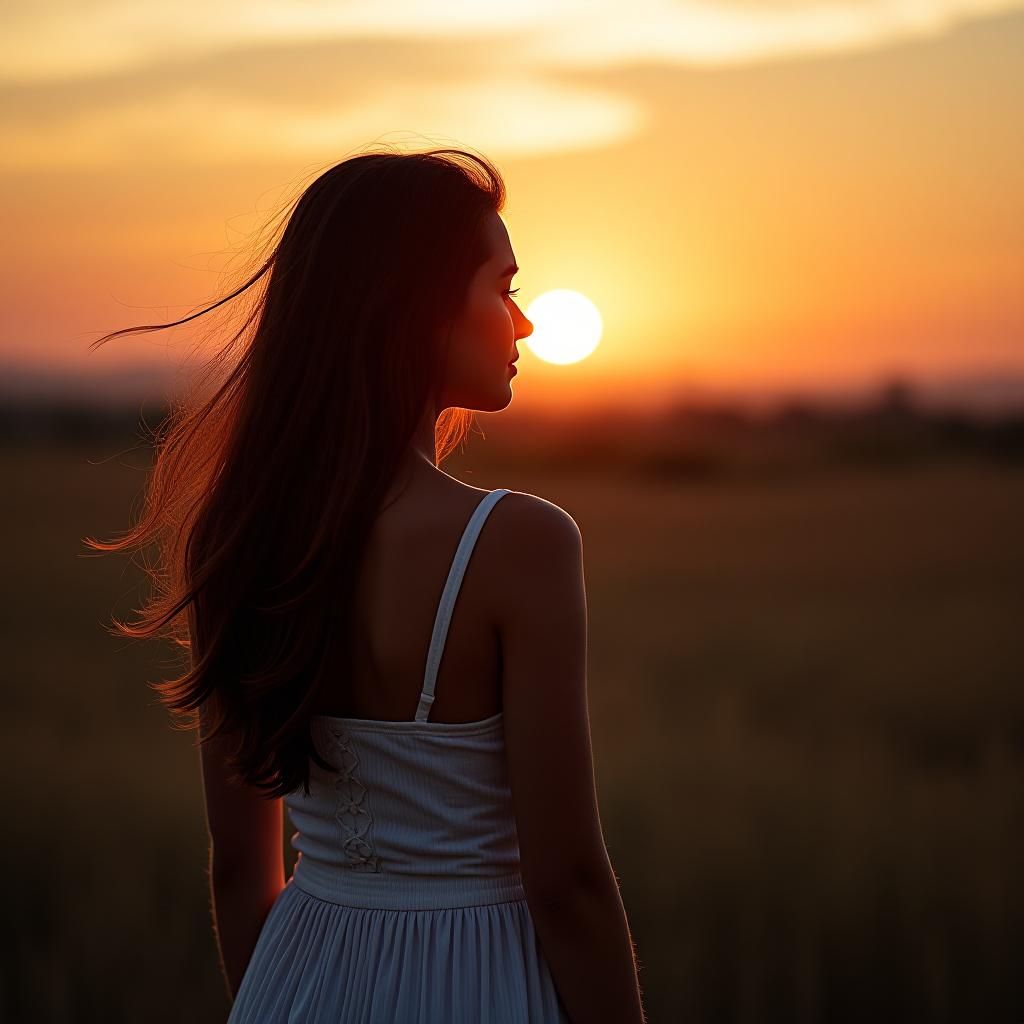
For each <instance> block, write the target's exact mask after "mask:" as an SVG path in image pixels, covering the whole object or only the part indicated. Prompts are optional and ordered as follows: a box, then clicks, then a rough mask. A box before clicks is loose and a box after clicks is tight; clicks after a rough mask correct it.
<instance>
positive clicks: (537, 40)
mask: <svg viewBox="0 0 1024 1024" xmlns="http://www.w3.org/2000/svg"><path fill="white" fill-rule="evenodd" d="M191 6H192V5H191V4H190V3H176V4H175V5H174V6H173V7H172V6H171V5H170V4H164V3H163V2H154V3H149V4H147V5H144V9H143V8H142V7H140V8H139V9H135V8H129V7H126V6H124V5H121V4H116V3H113V2H110V0H100V2H97V3H94V4H90V5H89V9H88V11H87V12H85V13H83V11H82V8H81V6H80V5H76V4H73V3H68V4H67V5H66V7H64V8H63V10H62V6H61V4H59V3H56V4H53V3H51V4H49V5H45V6H43V5H30V4H29V3H27V2H25V0H18V2H17V3H15V4H14V15H13V21H12V25H13V27H12V28H11V29H10V31H6V30H5V35H4V39H3V41H2V42H0V52H2V54H3V58H4V59H3V61H2V63H0V67H2V68H3V69H4V70H3V71H2V72H0V74H2V75H3V77H4V79H5V81H4V84H3V89H4V92H5V94H6V96H5V98H6V102H5V103H4V104H3V105H2V112H0V133H2V138H0V153H2V154H3V155H2V157H0V161H2V162H0V174H2V176H3V183H4V195H5V198H6V201H5V203H4V213H5V219H6V226H7V231H6V232H5V234H6V237H7V239H8V240H9V244H8V245H7V246H5V247H4V251H3V254H2V256H0V260H2V261H3V268H2V271H3V273H2V280H3V287H4V295H3V305H4V310H5V318H4V325H3V331H2V336H0V362H2V363H5V364H9V363H11V362H16V363H32V364H46V365H49V366H54V367H59V368H63V369H82V370H83V372H85V373H87V374H88V375H89V376H90V377H92V376H94V375H102V374H104V373H105V372H107V371H108V370H109V369H111V368H113V367H115V365H116V364H124V363H126V362H131V363H139V362H156V363H159V364H161V365H168V364H170V363H176V362H177V361H178V360H179V358H180V357H183V356H184V354H185V350H186V348H187V341H188V337H187V336H184V335H183V333H182V332H164V333H163V334H156V335H150V336H145V335H137V336H129V337H127V338H122V339H115V340H114V341H112V342H110V343H108V344H107V345H106V346H104V347H103V348H101V349H100V350H99V351H98V352H97V353H95V354H91V355H90V354H88V352H87V346H88V343H89V342H90V341H91V340H93V339H94V338H96V337H98V336H99V335H100V334H101V333H103V332H105V331H109V330H114V329H116V328H119V327H125V326H130V325H133V324H139V323H148V322H153V321H155V320H161V319H171V318H175V317H179V316H183V315H185V314H186V312H188V311H189V310H190V309H191V308H192V307H193V306H194V305H195V304H197V303H201V302H203V301H204V300H206V299H209V298H211V297H212V296H213V295H214V294H215V293H216V289H217V288H218V284H219V280H218V276H217V273H216V271H217V269H218V268H220V267H222V266H223V265H224V263H225V259H226V256H225V255H222V253H223V252H224V251H225V250H229V249H230V247H231V246H233V245H238V244H240V243H241V242H242V241H243V240H244V237H243V236H244V232H245V231H247V230H249V229H250V228H251V227H252V226H253V225H254V224H255V222H256V219H257V218H258V216H259V215H258V214H257V210H259V211H263V213H264V214H265V213H266V212H267V211H268V210H269V209H270V208H271V207H272V206H274V205H276V203H277V202H279V201H280V200H281V199H282V198H283V196H284V195H285V194H286V193H290V191H291V190H292V188H293V187H294V184H295V183H296V182H297V181H298V180H299V179H300V178H302V177H303V176H305V175H306V174H308V173H309V172H310V170H311V169H312V168H314V167H325V166H327V165H328V164H329V163H331V162H334V161H336V160H340V159H344V157H345V156H346V155H349V154H351V153H352V152H353V151H355V150H357V149H360V148H362V147H367V146H370V145H372V144H373V143H374V142H376V141H380V142H389V143H392V144H395V145H399V146H402V147H403V148H415V149H419V148H426V147H428V146H431V145H457V146H466V147H469V148H472V149H476V150H478V151H480V152H482V153H484V154H486V155H487V156H489V157H491V158H492V159H494V160H495V161H496V162H497V164H498V165H499V167H500V169H501V170H502V171H503V173H504V175H505V177H506V182H507V184H508V187H509V205H508V207H507V209H506V211H505V214H504V217H505V221H506V224H507V226H508V228H509V233H510V237H511V239H512V244H513V248H514V249H515V251H516V255H517V257H518V262H519V265H520V267H521V268H522V271H521V273H520V274H519V275H518V277H517V278H516V281H515V282H514V284H516V285H519V286H520V287H521V289H522V290H521V291H520V293H519V299H520V300H521V305H522V306H523V308H524V309H525V308H527V307H528V306H529V303H530V301H531V300H532V299H533V298H535V297H536V296H538V295H540V294H541V293H542V292H544V291H546V290H548V289H551V288H571V289H575V290H578V291H580V292H582V293H583V294H585V295H587V296H588V297H589V298H590V299H591V300H592V301H593V302H594V303H595V304H596V305H597V306H598V308H599V309H600V310H601V313H602V316H603V318H604V328H605V333H604V337H603V339H602V342H601V344H600V345H599V346H598V348H597V350H596V351H595V352H594V354H593V355H592V356H591V357H589V358H588V359H587V360H585V361H584V362H582V363H579V364H575V365H570V366H552V365H548V364H545V363H543V362H541V361H540V360H539V359H538V358H537V357H536V356H535V355H533V354H532V353H531V352H529V350H528V349H527V347H526V346H525V345H524V346H522V351H523V356H522V358H521V360H520V364H519V366H520V375H519V376H518V377H517V378H516V380H515V382H514V383H513V389H514V391H515V392H516V395H517V399H518V400H519V401H521V402H526V403H527V404H529V403H531V402H537V403H539V404H545V403H548V402H552V401H558V402H564V401H570V400H572V401H581V400H587V399H591V398H594V397H608V396H614V397H616V398H618V399H621V400H623V401H625V402H630V403H632V402H634V401H641V400H643V399H645V398H646V397H648V396H654V397H656V396H657V395H660V394H665V393H668V392H670V391H671V390H673V389H675V388H677V387H679V386H680V385H686V384H691V383H698V384H700V383H703V384H707V385H710V386H722V387H725V388H729V387H737V388H744V389H747V388H756V387H767V388H775V387H783V386H790V385H792V386H796V387H800V386H816V385H819V384H820V385H833V386H834V385H836V384H855V383H857V382H860V381H870V380H873V379H875V378H877V377H879V376H882V375H886V374H889V373H892V372H904V373H908V374H911V375H915V376H929V375H945V374H951V373H960V372H982V371H991V370H1013V371H1018V372H1022V373H1024V344H1022V341H1024V287H1022V279H1024V275H1022V264H1024V259H1022V257H1024V133H1022V132H1021V131H1020V126H1019V125H1020V112H1021V110H1024V70H1022V61H1021V54H1022V53H1024V0H1022V2H1013V0H958V2H957V0H945V2H943V0H935V2H934V3H933V4H931V5H930V6H929V5H928V4H926V3H917V4H908V3H906V2H900V0H891V2H887V0H874V2H871V3H868V2H866V0H858V2H856V3H854V2H850V3H842V2H833V3H830V4H827V3H820V2H816V0H778V2H773V0H757V2H754V0H743V2H741V0H736V2H729V3H726V2H722V3H712V2H710V0H700V2H698V0H694V2H689V3H688V2H679V3H674V4H671V5H666V4H665V3H664V2H663V0H635V2H630V3H628V4H627V3H623V2H615V3H611V2H607V0H605V2H600V0H592V2H590V3H587V4H581V3H578V2H574V3H557V2H553V3H549V4H544V5H541V4H539V3H537V4H531V3H527V4H525V5H517V7H516V8H515V9H514V10H508V11H506V12H504V13H503V14H499V13H498V12H496V11H493V10H484V9H481V10H479V11H477V10H475V9H472V8H471V10H472V18H475V19H477V20H475V21H474V20H472V18H470V17H469V15H467V13H466V11H467V8H466V5H464V4H459V3H456V2H455V0H439V2H438V3H436V4H431V5H422V4H420V5H416V4H412V3H410V2H379V3H376V4H366V3H356V4H352V5H345V6H344V7H341V5H336V4H326V3H324V4H317V3H308V4H303V5H302V6H301V8H297V7H289V6H288V5H284V4H279V3H273V4H271V3H265V2H257V3H254V4H246V5H237V6H235V5H232V4H224V5H220V6H219V7H218V13H217V16H216V18H211V17H208V16H207V14H208V5H204V6H203V8H202V9H201V11H202V13H200V8H199V5H196V14H195V16H194V17H191V16H189V14H188V10H189V9H190V7H191ZM481 8H482V5H481ZM76 21H77V22H78V23H77V24H76ZM168 346H170V352H168Z"/></svg>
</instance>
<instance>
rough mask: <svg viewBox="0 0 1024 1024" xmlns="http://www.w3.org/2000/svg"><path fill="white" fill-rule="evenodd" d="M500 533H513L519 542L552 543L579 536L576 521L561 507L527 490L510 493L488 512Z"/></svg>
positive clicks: (570, 539)
mask: <svg viewBox="0 0 1024 1024" xmlns="http://www.w3.org/2000/svg"><path fill="white" fill-rule="evenodd" d="M491 515H492V516H494V517H495V520H496V523H497V524H499V530H501V531H502V532H510V531H511V532H514V533H515V534H516V536H518V537H520V538H521V539H522V540H523V541H526V540H528V539H550V540H553V541H554V542H555V543H558V542H559V541H562V542H563V543H564V542H565V541H566V540H569V541H572V540H575V538H576V537H578V536H579V533H580V528H579V526H578V525H577V523H576V520H575V519H573V517H572V516H571V515H570V514H569V513H568V512H567V511H566V510H565V509H564V508H562V506H561V505H557V504H555V502H553V501H550V500H549V499H547V498H542V497H541V496H540V495H538V494H530V493H529V492H528V491H510V492H509V493H508V494H506V495H505V496H504V497H503V498H502V499H501V500H500V501H499V502H498V503H497V505H495V507H494V509H493V510H492V512H491Z"/></svg>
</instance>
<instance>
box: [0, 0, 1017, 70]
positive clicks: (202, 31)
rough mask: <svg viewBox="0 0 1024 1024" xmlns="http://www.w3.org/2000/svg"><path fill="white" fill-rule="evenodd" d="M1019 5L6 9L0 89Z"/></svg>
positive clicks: (37, 5)
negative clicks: (376, 49)
mask: <svg viewBox="0 0 1024 1024" xmlns="http://www.w3.org/2000/svg"><path fill="white" fill-rule="evenodd" d="M1021 7H1024V0H675V2H672V0H518V2H517V3H516V5H515V7H514V8H508V7H492V6H489V5H485V4H480V3H478V2H476V0H432V2H431V3H430V4H424V3H422V2H421V0H356V2H350V3H345V4H339V3H338V2H337V0H307V2H305V3H302V4H298V3H295V2H293V0H287V2H285V0H248V2H240V3H237V4H229V3H219V4H210V3H208V2H206V0H146V3H138V2H137V0H91V2H90V0H7V3H6V4H5V13H4V23H5V24H4V32H3V35H2V37H0V81H6V82H8V83H10V82H33V81H46V80H53V79H58V80H59V79H66V78H72V77H79V76H83V75H88V74H90V73H103V72H109V71H112V70H128V69H130V68H141V67H143V66H145V65H147V64H149V63H151V62H152V61H154V60H159V59H161V58H166V57H169V56H172V55H176V56H184V55H192V56H200V55H203V54H210V53H212V52H217V51H220V50H222V49H229V50H230V49H234V48H236V47H239V46H242V47H245V46H248V45H251V44H253V43H261V42H262V43H265V42H276V43H283V44H294V43H296V42H301V41H310V40H320V41H323V40H324V39H325V38H330V37H344V36H346V35H358V36H361V37H364V38H365V37H396V38H403V37H409V36H413V37H415V38H417V39H419V40H421V41H423V42H429V41H430V40H431V39H437V38H443V39H458V38H460V37H471V38H472V37H477V38H479V37H482V36H487V37H488V38H489V39H490V42H489V44H488V45H489V46H490V47H491V48H492V52H493V53H494V54H497V53H498V51H500V49H501V48H502V47H503V46H505V45H508V44H511V45H512V46H513V47H515V48H516V50H517V53H518V56H519V57H521V58H522V57H529V56H533V57H534V58H541V57H545V58H555V59H558V60H559V61H564V62H567V63H571V64H589V65H600V66H607V65H609V64H614V63H617V62H620V61H631V62H632V61H636V60H638V59H639V60H642V59H645V58H648V59H650V58H658V59H675V60H679V61H682V62H687V63H698V64H707V63H733V62H737V61H751V60H763V59H770V58H773V57H779V56H793V55H797V54H814V53H835V52H838V51H842V50H851V49H860V48H863V47H865V46H877V45H883V44H885V43H889V42H892V41H896V40H900V39H909V38H914V37H917V36H925V35H934V34H936V33H941V32H943V31H946V30H948V29H949V28H950V27H952V26H954V25H956V24H957V23H958V22H960V21H962V20H964V19H969V18H975V17H981V16H985V15H990V14H996V13H999V12H1003V11H1009V10H1013V9H1016V8H1021Z"/></svg>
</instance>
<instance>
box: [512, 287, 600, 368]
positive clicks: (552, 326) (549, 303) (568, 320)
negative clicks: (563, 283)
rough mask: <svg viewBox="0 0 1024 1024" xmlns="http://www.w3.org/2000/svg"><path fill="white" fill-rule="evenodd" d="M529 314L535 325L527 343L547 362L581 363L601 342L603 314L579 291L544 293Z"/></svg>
mask: <svg viewBox="0 0 1024 1024" xmlns="http://www.w3.org/2000/svg"><path fill="white" fill-rule="evenodd" d="M526 315H527V317H528V318H529V319H530V321H531V322H532V323H533V333H532V334H531V335H530V336H529V337H528V338H526V339H525V340H526V344H527V345H528V346H529V348H530V351H531V352H534V353H535V354H536V355H538V356H540V358H541V359H543V360H545V361H546V362H548V363H559V364H566V363H578V362H579V361H580V360H581V359H585V358H586V357H587V356H589V355H590V353H591V352H593V351H594V349H595V348H597V343H598V342H599V341H600V340H601V331H602V322H601V314H600V313H599V312H598V309H597V307H596V306H595V305H594V304H593V303H592V302H591V301H590V299H588V298H587V297H586V296H585V295H581V294H580V293H579V292H574V291H570V290H569V289H567V288H556V289H554V290H553V291H550V292H545V293H544V294H543V295H540V296H538V298H536V299H534V301H533V302H531V303H530V308H529V309H528V310H527V311H526Z"/></svg>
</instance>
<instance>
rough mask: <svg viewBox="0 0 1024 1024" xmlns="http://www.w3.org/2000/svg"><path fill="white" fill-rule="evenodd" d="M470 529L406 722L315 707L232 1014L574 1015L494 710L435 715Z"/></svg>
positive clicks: (233, 1022) (312, 1018)
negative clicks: (474, 716) (546, 939)
mask: <svg viewBox="0 0 1024 1024" xmlns="http://www.w3.org/2000/svg"><path fill="white" fill-rule="evenodd" d="M508 493H510V492H509V490H508V489H507V488H498V489H496V490H493V491H490V492H488V494H486V495H485V496H484V498H483V499H482V500H481V501H480V504H479V505H478V506H477V508H476V509H475V510H474V512H473V515H472V516H471V517H470V520H469V522H468V523H467V525H466V528H465V530H464V532H463V535H462V538H461V540H460V542H459V546H458V548H457V550H456V553H455V557H454V559H453V561H452V565H451V569H450V571H449V573H448V579H447V581H446V583H445V586H444V590H443V592H442V595H441V600H440V603H439V605H438V609H437V616H436V618H435V620H434V631H433V635H432V637H431V642H430V649H429V652H428V655H427V665H426V672H425V676H424V684H423V691H422V693H421V694H420V702H419V706H418V708H417V711H416V717H415V718H414V719H413V720H412V721H396V722H391V721H380V720H372V719H357V718H337V717H332V716H327V715H317V716H315V717H314V718H313V719H312V725H311V731H312V736H313V742H314V743H315V744H316V746H317V750H318V752H319V753H320V754H321V756H323V757H324V759H325V760H326V761H327V762H328V763H329V764H331V765H334V766H335V770H334V771H332V772H324V771H323V770H321V769H320V768H319V767H318V766H317V765H316V764H315V763H312V762H311V764H310V771H311V774H310V794H309V796H308V797H307V796H305V795H304V794H303V792H302V789H301V788H300V789H298V790H296V791H295V792H293V793H290V794H288V795H287V796H286V797H285V798H284V800H285V804H286V805H287V807H288V811H289V814H290V815H291V820H292V822H293V824H294V825H295V827H296V829H297V831H296V832H295V833H294V834H293V835H292V837H291V843H292V846H293V848H294V849H295V850H296V851H297V853H298V859H297V861H296V864H295V870H294V872H293V874H292V877H291V878H289V879H288V881H287V884H286V885H285V887H284V889H283V890H282V891H281V893H280V894H279V896H278V898H277V899H276V900H275V902H274V904H273V906H272V907H271V910H270V912H269V914H268V915H267V918H266V920H265V921H264V924H263V928H262V931H261V932H260V936H259V939H258V941H257V943H256V947H255V949H254V950H253V954H252V957H251V959H250V961H249V965H248V967H247V968H246V971H245V974H244V976H243V978H242V982H241V985H240V986H239V989H238V992H237V993H236V997H235V1001H234V1003H233V1005H232V1008H231V1014H230V1016H229V1017H228V1024H285V1022H289V1024H292V1022H299V1021H302V1022H306V1024H327V1022H331V1024H462V1022H465V1024H470V1022H472V1024H481V1022H487V1024H512V1022H515V1024H525V1022H530V1024H569V1016H568V1014H567V1012H566V1010H565V1007H564V1005H563V1004H562V1001H561V999H560V997H559V994H558V992H557V989H556V988H555V984H554V980H553V978H552V975H551V972H550V970H549V967H548V963H547V961H546V960H545V958H544V954H543V951H542V949H541V946H540V942H539V939H538V937H537V934H536V932H535V931H534V925H533V920H532V918H531V916H530V910H529V907H528V905H527V903H526V897H525V893H524V891H523V880H522V875H521V874H520V870H519V868H520V861H519V842H518V836H517V832H516V824H515V819H514V816H513V811H512V800H511V793H510V790H509V785H508V778H507V773H506V765H505V737H504V726H503V717H502V713H501V712H499V713H498V714H496V715H493V716H491V717H490V718H485V719H482V720H480V721H477V722H467V723H458V724H454V723H447V722H431V721H430V720H429V719H430V706H431V704H432V703H433V700H434V684H435V681H436V678H437V670H438V666H439V665H440V663H441V655H442V652H443V650H444V643H445V638H446V636H447V633H448V624H449V622H450V620H451V614H452V609H453V608H454V606H455V599H456V597H457V596H458V592H459V587H460V584H461V583H462V577H463V575H464V573H465V570H466V566H467V564H468V562H469V558H470V555H471V554H472V552H473V547H474V545H475V543H476V539H477V537H478V536H479V533H480V530H481V528H482V527H483V524H484V521H485V520H486V518H487V516H488V514H489V513H490V511H491V509H492V508H493V507H494V506H495V504H497V502H498V501H499V500H500V499H501V498H502V497H504V496H505V495H506V494H508Z"/></svg>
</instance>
